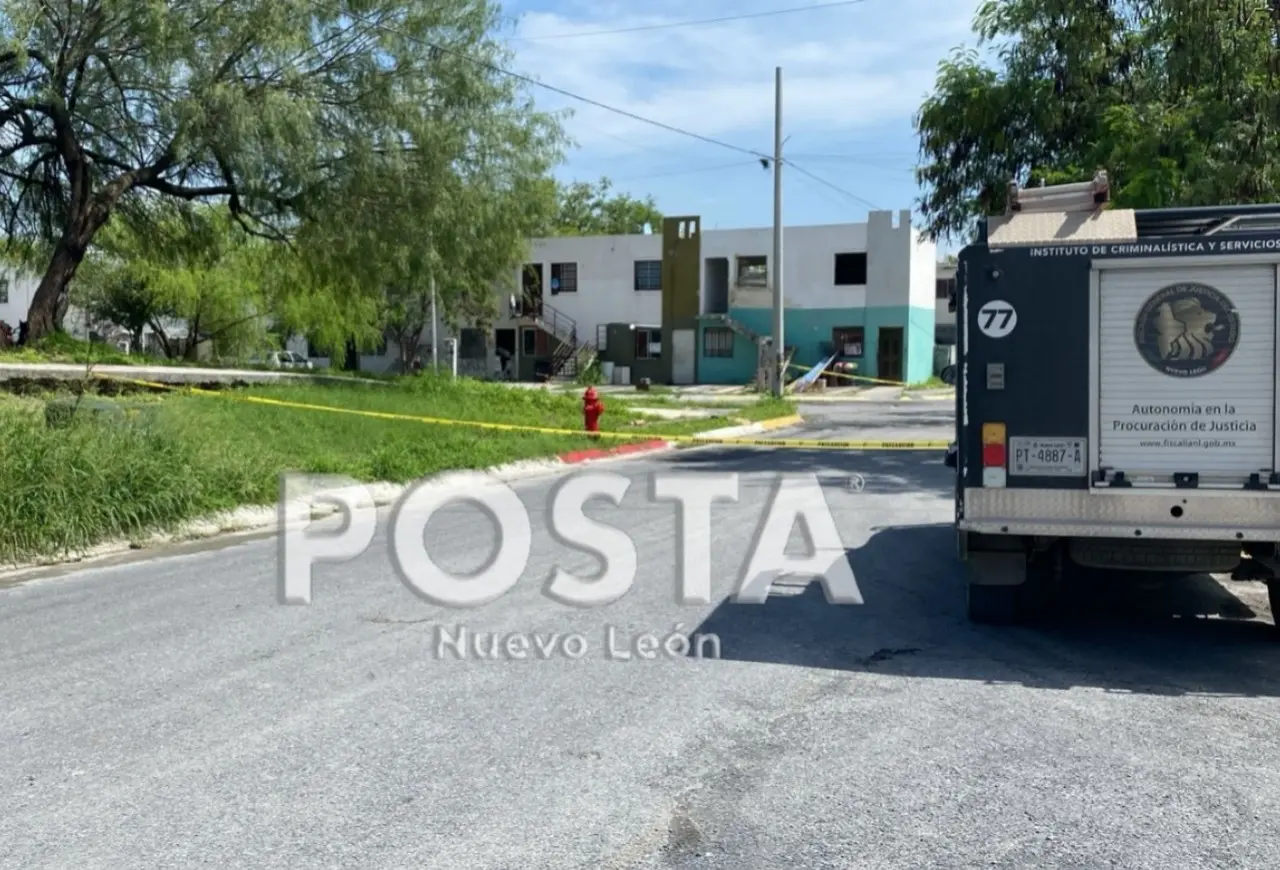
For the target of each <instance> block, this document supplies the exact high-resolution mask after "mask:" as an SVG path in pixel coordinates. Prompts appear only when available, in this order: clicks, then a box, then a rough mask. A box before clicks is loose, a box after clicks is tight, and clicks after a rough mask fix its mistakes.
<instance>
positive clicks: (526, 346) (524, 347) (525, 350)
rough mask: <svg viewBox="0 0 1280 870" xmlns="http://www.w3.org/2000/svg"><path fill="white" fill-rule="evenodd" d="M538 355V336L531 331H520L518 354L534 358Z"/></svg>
mask: <svg viewBox="0 0 1280 870" xmlns="http://www.w3.org/2000/svg"><path fill="white" fill-rule="evenodd" d="M537 353H538V334H537V333H536V332H535V331H534V330H532V329H522V330H520V354H521V355H522V356H536V355H537Z"/></svg>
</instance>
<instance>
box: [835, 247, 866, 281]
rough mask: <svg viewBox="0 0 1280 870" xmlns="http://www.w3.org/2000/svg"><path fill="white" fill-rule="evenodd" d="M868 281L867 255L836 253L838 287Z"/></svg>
mask: <svg viewBox="0 0 1280 870" xmlns="http://www.w3.org/2000/svg"><path fill="white" fill-rule="evenodd" d="M866 283H867V255H866V254H865V253H864V254H836V276H835V285H836V286H837V287H858V286H861V285H865V284H866Z"/></svg>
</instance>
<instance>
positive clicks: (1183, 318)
mask: <svg viewBox="0 0 1280 870" xmlns="http://www.w3.org/2000/svg"><path fill="white" fill-rule="evenodd" d="M1133 339H1134V342H1135V343H1136V344H1137V346H1138V353H1139V354H1140V355H1141V356H1142V358H1143V359H1144V360H1146V361H1147V364H1148V365H1150V366H1151V367H1152V368H1153V369H1155V370H1156V371H1158V372H1160V373H1162V374H1166V375H1169V376H1170V377H1174V378H1196V377H1199V376H1200V375H1207V374H1208V373H1209V372H1211V371H1214V370H1215V369H1218V368H1220V367H1221V366H1222V364H1223V363H1225V362H1226V361H1227V360H1228V359H1229V358H1230V357H1231V352H1232V351H1234V350H1235V349H1236V343H1237V342H1239V340H1240V315H1239V314H1238V313H1237V312H1236V307H1235V305H1233V304H1232V302H1231V300H1230V299H1228V298H1227V297H1226V295H1225V294H1223V293H1222V292H1221V291H1219V290H1215V289H1214V288H1212V287H1210V286H1208V285H1206V284H1197V283H1194V282H1184V283H1179V284H1170V285H1169V286H1168V287H1163V288H1161V289H1159V290H1157V291H1156V292H1155V293H1153V294H1151V297H1150V298H1149V299H1147V301H1146V302H1144V303H1143V304H1142V308H1141V309H1140V310H1139V311H1138V317H1137V320H1136V321H1135V322H1134V325H1133Z"/></svg>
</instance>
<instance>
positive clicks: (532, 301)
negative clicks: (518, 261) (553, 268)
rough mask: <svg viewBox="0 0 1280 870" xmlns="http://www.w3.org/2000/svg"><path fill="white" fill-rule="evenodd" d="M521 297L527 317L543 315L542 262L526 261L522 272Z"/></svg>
mask: <svg viewBox="0 0 1280 870" xmlns="http://www.w3.org/2000/svg"><path fill="white" fill-rule="evenodd" d="M521 275H522V278H521V288H520V289H521V299H520V301H521V302H522V303H523V306H522V307H523V310H524V316H525V317H541V316H542V264H541V263H525V265H524V269H523V270H522V272H521Z"/></svg>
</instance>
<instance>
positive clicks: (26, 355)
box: [0, 332, 168, 365]
mask: <svg viewBox="0 0 1280 870" xmlns="http://www.w3.org/2000/svg"><path fill="white" fill-rule="evenodd" d="M15 338H16V335H15ZM149 361H150V358H149V357H140V356H129V355H128V354H125V353H121V352H120V351H118V350H116V349H115V348H114V347H112V346H110V345H107V344H98V343H94V344H90V343H89V342H87V341H80V340H79V339H76V338H72V337H71V336H69V335H67V334H66V333H63V332H57V333H54V334H53V335H50V336H47V337H45V338H43V339H41V340H40V341H38V342H36V343H35V344H34V345H29V346H26V347H11V348H5V349H4V350H0V363H79V364H81V365H86V364H89V363H98V364H101V365H141V364H143V362H149ZM166 363H168V361H167V360H157V361H156V364H157V365H164V364H166Z"/></svg>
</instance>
